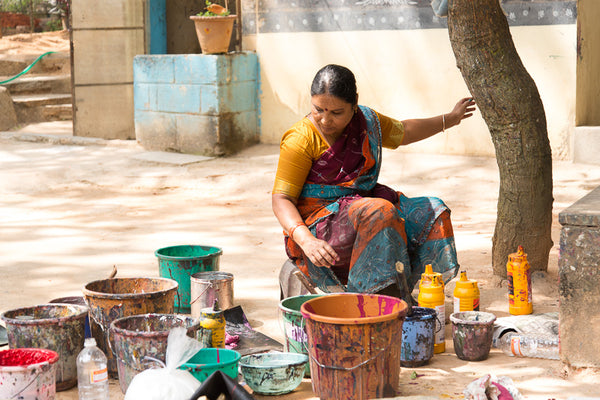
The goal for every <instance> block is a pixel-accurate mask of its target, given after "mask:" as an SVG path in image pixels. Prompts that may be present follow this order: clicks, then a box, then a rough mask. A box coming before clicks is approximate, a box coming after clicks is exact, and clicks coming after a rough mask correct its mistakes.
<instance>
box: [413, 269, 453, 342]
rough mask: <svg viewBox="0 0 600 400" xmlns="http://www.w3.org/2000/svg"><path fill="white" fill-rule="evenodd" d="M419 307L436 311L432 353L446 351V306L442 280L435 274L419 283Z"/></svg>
mask: <svg viewBox="0 0 600 400" xmlns="http://www.w3.org/2000/svg"><path fill="white" fill-rule="evenodd" d="M418 301H419V307H427V308H433V309H434V310H435V312H436V321H435V340H434V345H433V352H434V353H436V354H437V353H443V352H444V351H446V337H445V336H446V335H445V332H444V331H445V322H446V307H445V299H444V281H442V280H441V278H440V277H439V276H437V275H435V274H434V275H432V277H431V281H422V283H421V285H419V298H418Z"/></svg>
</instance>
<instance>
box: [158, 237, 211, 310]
mask: <svg viewBox="0 0 600 400" xmlns="http://www.w3.org/2000/svg"><path fill="white" fill-rule="evenodd" d="M221 254H223V250H221V249H220V248H219V247H214V246H200V245H180V246H170V247H163V248H162V249H158V250H156V251H155V252H154V255H155V256H156V257H157V258H158V272H159V274H160V276H161V277H162V278H169V279H173V280H175V281H177V283H178V284H179V287H178V289H177V295H176V296H175V308H176V311H178V312H179V313H183V314H189V313H190V311H191V305H190V297H191V296H190V295H191V283H190V279H191V276H192V275H194V274H195V273H197V272H204V271H218V270H219V257H220V256H221Z"/></svg>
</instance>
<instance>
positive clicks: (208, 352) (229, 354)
mask: <svg viewBox="0 0 600 400" xmlns="http://www.w3.org/2000/svg"><path fill="white" fill-rule="evenodd" d="M241 357H242V356H241V355H240V353H238V352H237V351H235V350H230V349H217V348H212V347H211V348H206V349H200V351H199V352H197V353H196V354H195V355H194V356H193V357H192V358H190V359H189V360H188V361H187V362H186V363H184V364H182V365H181V366H180V367H179V369H183V370H185V371H188V372H189V373H191V374H192V375H193V376H194V378H196V379H198V381H200V382H204V381H205V380H206V378H208V377H209V376H210V375H211V374H212V373H213V372H215V371H222V372H223V373H225V374H227V375H229V376H230V377H231V378H232V379H233V380H235V381H237V377H238V364H239V362H240V358H241Z"/></svg>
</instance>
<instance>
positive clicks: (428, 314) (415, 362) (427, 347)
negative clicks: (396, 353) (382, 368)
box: [400, 307, 436, 368]
mask: <svg viewBox="0 0 600 400" xmlns="http://www.w3.org/2000/svg"><path fill="white" fill-rule="evenodd" d="M412 310H413V313H412V315H411V316H409V317H408V316H407V317H406V319H405V320H404V324H403V325H402V347H401V349H400V365H402V366H403V367H408V368H412V367H419V366H421V365H425V364H427V363H428V362H429V360H430V359H431V357H433V345H434V344H435V317H436V311H435V309H433V308H426V307H413V309H412Z"/></svg>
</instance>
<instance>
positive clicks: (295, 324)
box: [279, 294, 323, 376]
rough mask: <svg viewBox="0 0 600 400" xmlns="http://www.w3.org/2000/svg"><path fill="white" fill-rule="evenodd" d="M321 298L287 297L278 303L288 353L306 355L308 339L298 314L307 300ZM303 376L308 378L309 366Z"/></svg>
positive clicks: (312, 295)
mask: <svg viewBox="0 0 600 400" xmlns="http://www.w3.org/2000/svg"><path fill="white" fill-rule="evenodd" d="M320 296H323V295H322V294H306V295H301V296H293V297H288V298H287V299H283V300H281V301H280V302H279V310H280V311H281V319H282V321H283V332H284V334H285V344H284V350H283V351H285V352H288V353H298V354H306V355H308V337H307V336H306V328H305V326H304V321H303V319H302V314H301V313H300V307H302V304H304V303H305V302H307V301H308V300H311V299H314V298H317V297H320ZM305 376H310V364H309V363H306V367H305Z"/></svg>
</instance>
